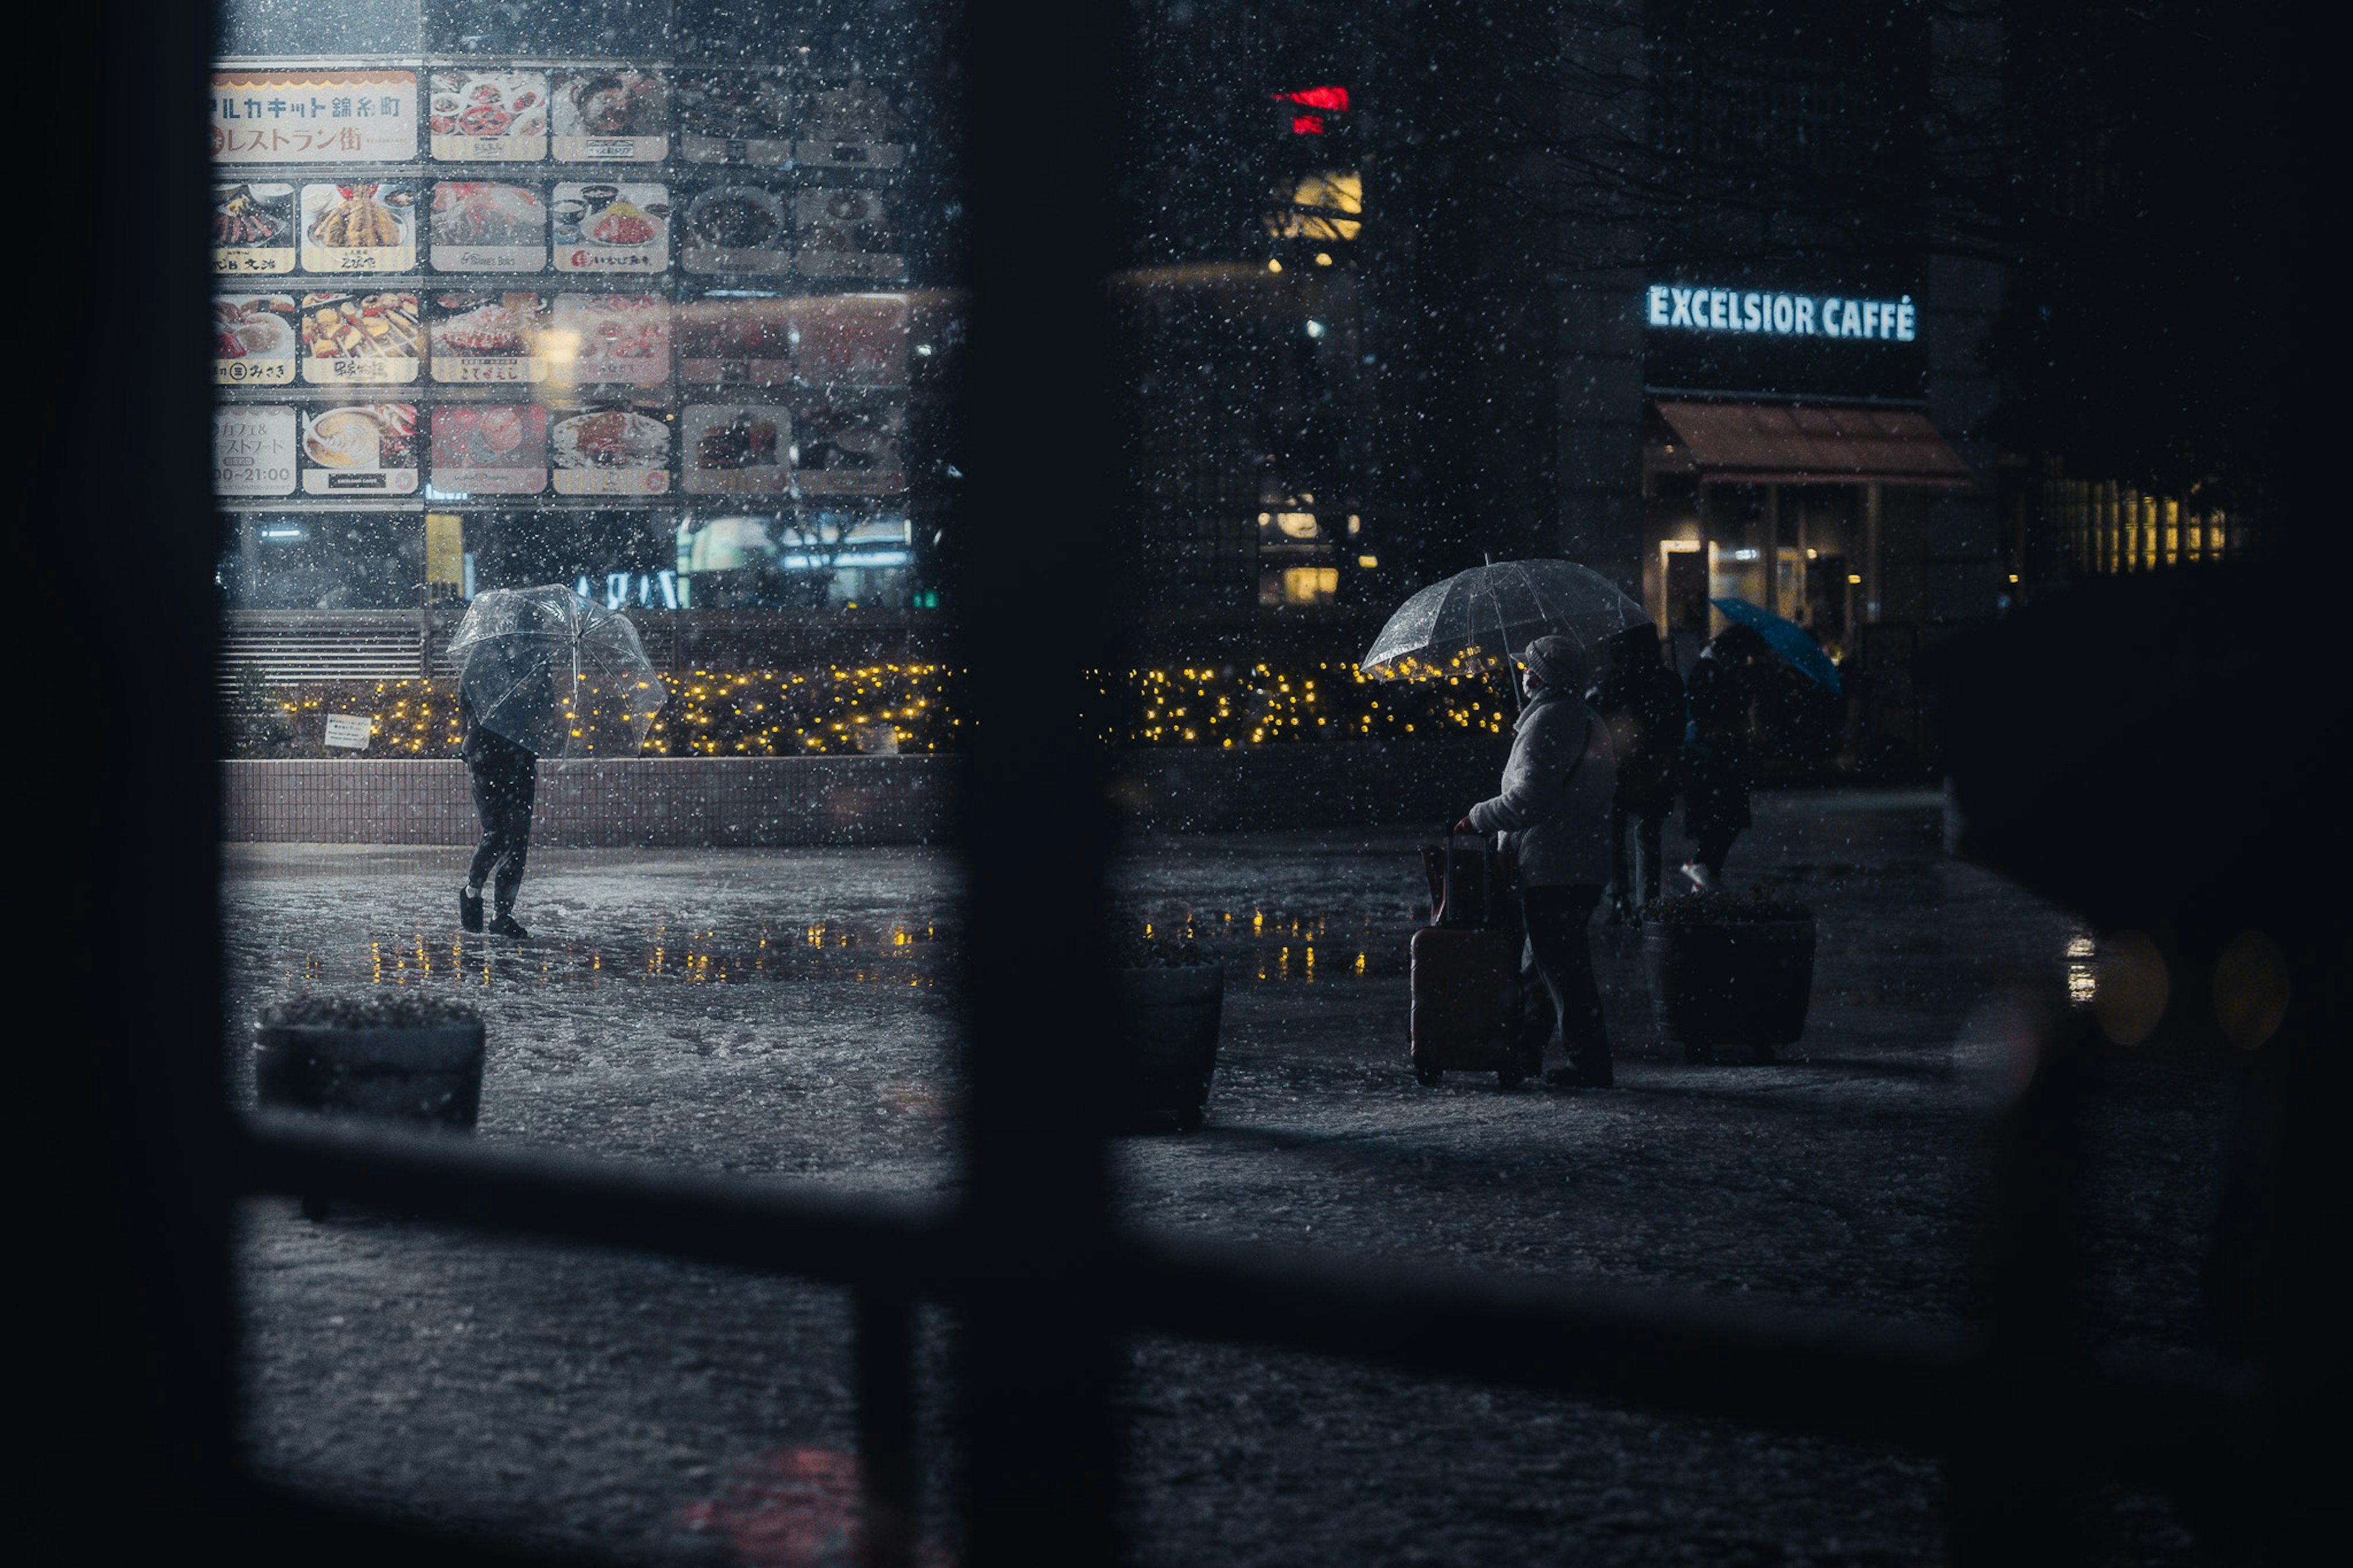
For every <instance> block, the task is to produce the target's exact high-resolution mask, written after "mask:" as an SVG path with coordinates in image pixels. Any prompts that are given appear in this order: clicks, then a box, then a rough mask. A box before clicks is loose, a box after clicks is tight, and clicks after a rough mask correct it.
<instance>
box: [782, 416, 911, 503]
mask: <svg viewBox="0 0 2353 1568" xmlns="http://www.w3.org/2000/svg"><path fill="white" fill-rule="evenodd" d="M904 426H905V412H904V411H903V410H902V409H900V408H896V407H876V406H873V405H861V404H836V405H828V406H825V407H818V408H804V409H802V410H801V411H800V413H799V415H798V416H797V417H796V419H795V422H794V437H795V440H794V445H795V447H796V448H797V452H796V455H795V457H794V458H793V466H794V469H795V471H796V475H797V479H798V482H799V484H800V489H801V493H802V494H803V495H809V496H880V495H895V494H897V493H898V492H899V491H901V490H903V489H906V488H907V463H906V459H905V458H903V457H902V455H901V453H900V437H901V435H902V431H903V428H904Z"/></svg>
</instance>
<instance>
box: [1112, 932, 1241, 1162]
mask: <svg viewBox="0 0 2353 1568" xmlns="http://www.w3.org/2000/svg"><path fill="white" fill-rule="evenodd" d="M1117 978H1118V984H1119V988H1120V994H1121V1000H1122V1002H1123V1004H1124V1011H1125V1013H1126V1015H1127V1021H1128V1032H1129V1039H1130V1041H1131V1050H1130V1053H1129V1055H1128V1058H1127V1064H1126V1072H1125V1073H1124V1077H1123V1081H1121V1082H1119V1083H1118V1084H1115V1085H1114V1086H1113V1091H1112V1094H1113V1106H1114V1108H1115V1109H1116V1110H1118V1112H1119V1113H1121V1114H1123V1115H1124V1116H1129V1117H1134V1116H1141V1115H1149V1114H1152V1113H1154V1112H1159V1111H1167V1112H1173V1113H1174V1114H1175V1115H1176V1125H1177V1126H1178V1127H1180V1128H1182V1129H1184V1130H1185V1131H1192V1130H1193V1129H1194V1128H1196V1127H1198V1126H1199V1125H1200V1124H1201V1110H1202V1108H1203V1107H1204V1106H1206V1105H1207V1104H1208V1100H1209V1079H1210V1077H1211V1076H1212V1075H1213V1074H1214V1073H1215V1072H1216V1071H1217V1068H1218V1026H1219V1020H1220V1018H1221V1017H1222V1016H1223V1013H1224V1009H1225V999H1226V972H1225V969H1224V968H1223V967H1222V966H1221V965H1219V964H1215V963H1184V964H1173V965H1169V966H1167V967H1165V968H1162V967H1152V968H1144V969H1123V970H1120V971H1119V972H1118V976H1117Z"/></svg>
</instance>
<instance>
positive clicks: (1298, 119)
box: [1291, 114, 1324, 136]
mask: <svg viewBox="0 0 2353 1568" xmlns="http://www.w3.org/2000/svg"><path fill="white" fill-rule="evenodd" d="M1291 133H1292V134H1293V136H1321V135H1323V134H1324V117H1323V116H1322V115H1320V114H1294V115H1293V116H1292V117H1291Z"/></svg>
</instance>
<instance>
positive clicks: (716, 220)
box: [679, 180, 794, 273]
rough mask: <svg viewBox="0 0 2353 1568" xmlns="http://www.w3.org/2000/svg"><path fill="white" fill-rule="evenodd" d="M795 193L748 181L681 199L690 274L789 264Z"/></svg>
mask: <svg viewBox="0 0 2353 1568" xmlns="http://www.w3.org/2000/svg"><path fill="white" fill-rule="evenodd" d="M793 196H794V193H793V192H791V191H789V190H786V189H783V188H781V187H776V186H770V185H765V184H759V183H757V182H755V181H750V180H734V181H730V182H728V183H727V184H719V185H712V186H710V187H708V188H706V189H704V190H701V191H697V192H695V193H694V194H692V195H690V196H688V197H686V198H685V205H684V208H683V210H682V211H681V213H680V215H679V227H680V230H681V234H680V243H681V247H683V249H684V252H685V255H684V265H685V268H686V269H687V270H688V271H689V272H735V273H740V272H750V273H776V272H786V271H789V270H791V268H792V265H793Z"/></svg>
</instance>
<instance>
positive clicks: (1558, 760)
mask: <svg viewBox="0 0 2353 1568" xmlns="http://www.w3.org/2000/svg"><path fill="white" fill-rule="evenodd" d="M1518 662H1519V664H1520V666H1521V668H1523V669H1525V671H1526V672H1527V689H1528V700H1527V706H1526V708H1525V709H1524V710H1522V711H1521V714H1520V719H1519V722H1518V723H1516V724H1514V726H1513V741H1512V757H1511V761H1510V762H1509V763H1506V764H1504V784H1503V789H1502V792H1501V793H1500V794H1498V795H1495V796H1494V798H1493V799H1492V800H1482V801H1481V802H1480V803H1479V804H1478V805H1474V806H1472V808H1471V809H1470V811H1469V812H1467V813H1465V814H1464V816H1463V818H1462V820H1461V822H1460V823H1458V824H1457V825H1456V826H1457V827H1458V828H1460V829H1461V831H1464V832H1470V833H1493V834H1501V835H1504V836H1505V838H1506V841H1507V843H1508V846H1509V847H1510V848H1511V849H1512V850H1513V852H1514V855H1515V857H1516V858H1517V859H1518V861H1519V883H1520V905H1521V909H1522V911H1523V913H1524V914H1525V923H1526V928H1527V942H1526V946H1525V949H1524V950H1523V955H1522V959H1521V970H1522V979H1523V982H1524V983H1525V985H1526V989H1527V992H1528V995H1529V1000H1530V1016H1531V1024H1530V1032H1531V1034H1532V1035H1533V1034H1534V1033H1535V1030H1536V1029H1541V1030H1542V1031H1543V1033H1542V1036H1541V1037H1537V1038H1535V1039H1532V1040H1531V1041H1530V1042H1529V1043H1530V1044H1532V1045H1536V1046H1541V1045H1543V1044H1546V1043H1548V1042H1549V1040H1550V1038H1551V1036H1552V1031H1553V1026H1554V1025H1555V1023H1556V1022H1557V1024H1558V1025H1559V1027H1560V1031H1561V1037H1562V1044H1563V1045H1565V1046H1566V1047H1567V1050H1568V1056H1569V1065H1568V1066H1567V1068H1556V1069H1555V1070H1554V1071H1552V1072H1549V1073H1546V1075H1545V1076H1546V1079H1548V1080H1550V1081H1551V1082H1554V1083H1571V1084H1582V1085H1585V1086H1587V1087H1589V1088H1596V1089H1604V1088H1607V1087H1609V1084H1610V1083H1611V1082H1612V1081H1613V1079H1614V1074H1613V1071H1612V1068H1611V1066H1610V1059H1609V1030H1608V1028H1607V1027H1606V1026H1604V1024H1603V1022H1602V1017H1601V988H1600V986H1599V984H1597V983H1596V982H1595V980H1594V976H1593V950H1592V947H1591V945H1590V943H1589V942H1588V939H1587V934H1586V930H1587V926H1588V923H1589V922H1590V921H1591V920H1592V917H1593V909H1594V906H1595V905H1596V904H1598V903H1599V902H1600V901H1601V889H1602V887H1603V885H1604V884H1606V883H1607V882H1608V881H1609V871H1610V862H1611V855H1610V842H1609V805H1610V801H1611V799H1612V798H1613V797H1614V796H1615V795H1616V793H1617V788H1618V766H1617V761H1616V758H1615V757H1614V756H1613V754H1612V752H1611V750H1610V742H1609V725H1608V724H1606V723H1603V722H1602V721H1601V720H1600V718H1599V715H1597V714H1596V713H1595V712H1594V711H1593V710H1592V709H1591V708H1589V707H1588V706H1586V702H1585V699H1584V698H1583V697H1582V696H1581V695H1579V694H1580V693H1581V692H1583V691H1584V689H1585V687H1586V683H1587V680H1588V674H1589V672H1588V668H1587V665H1586V658H1585V654H1584V650H1583V649H1582V648H1580V647H1578V646H1577V643H1576V641H1575V640H1574V639H1572V638H1569V637H1538V638H1536V639H1535V641H1533V642H1531V643H1529V644H1528V646H1527V647H1525V649H1523V650H1522V651H1521V653H1520V656H1519V661H1518Z"/></svg>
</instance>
